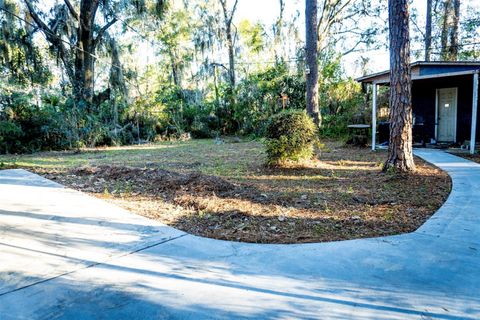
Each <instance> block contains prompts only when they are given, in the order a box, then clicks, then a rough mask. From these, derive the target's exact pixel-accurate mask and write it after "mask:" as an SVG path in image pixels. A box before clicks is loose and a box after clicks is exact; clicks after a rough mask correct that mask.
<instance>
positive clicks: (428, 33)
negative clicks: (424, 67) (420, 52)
mask: <svg viewBox="0 0 480 320" xmlns="http://www.w3.org/2000/svg"><path fill="white" fill-rule="evenodd" d="M432 1H433V0H427V21H426V25H425V61H430V58H431V55H432Z"/></svg>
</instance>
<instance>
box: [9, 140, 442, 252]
mask: <svg viewBox="0 0 480 320" xmlns="http://www.w3.org/2000/svg"><path fill="white" fill-rule="evenodd" d="M234 142H235V143H234ZM385 159H386V153H385V152H382V151H378V152H371V151H370V150H368V149H359V148H351V147H345V146H343V145H342V143H340V142H337V141H328V142H326V143H325V146H324V147H323V148H322V149H321V150H318V151H317V152H316V156H315V158H314V159H312V160H309V161H306V162H303V163H302V164H296V165H286V166H283V167H281V168H272V167H268V166H265V165H264V163H265V162H266V158H265V153H264V148H263V145H262V143H261V142H258V141H241V142H238V141H237V140H232V142H231V143H230V142H228V139H227V140H226V141H225V143H222V144H216V143H215V141H213V140H192V141H185V142H166V143H158V144H151V145H140V146H127V147H110V148H100V149H85V150H81V151H80V152H45V153H36V154H32V155H23V156H2V157H0V165H1V166H2V167H3V168H12V167H15V168H25V169H27V170H30V171H33V172H36V173H38V174H41V175H43V176H44V177H46V178H49V179H52V180H54V181H57V182H59V183H61V184H63V185H66V186H68V187H70V188H73V189H76V190H80V191H83V192H86V193H89V194H91V195H93V196H96V197H99V198H102V199H104V200H106V201H110V202H112V203H114V204H116V205H118V206H121V207H123V208H125V209H128V210H130V211H131V212H134V213H136V214H140V215H143V216H146V217H148V218H151V219H156V220H159V221H161V222H163V223H165V224H167V225H170V226H173V227H175V228H178V229H181V230H184V231H186V232H189V233H192V234H195V235H200V236H205V237H211V238H216V239H226V240H234V241H245V242H256V243H303V242H321V241H334V240H346V239H355V238H364V237H376V236H384V235H393V234H400V233H405V232H411V231H414V230H416V229H417V228H418V227H419V226H420V225H422V224H423V223H424V222H425V221H426V220H427V219H428V218H429V217H430V216H431V215H432V214H433V213H435V211H436V210H437V209H438V208H439V207H440V206H441V205H442V204H443V202H444V201H445V200H446V198H447V196H448V194H449V192H450V189H451V182H450V178H449V177H448V175H447V174H446V173H444V172H443V171H441V170H439V169H438V168H436V167H434V166H432V165H430V164H427V163H425V162H424V161H422V160H421V159H419V158H416V159H415V161H416V164H417V171H416V172H415V173H414V174H411V175H405V176H402V175H391V174H388V173H382V172H381V167H382V163H383V161H384V160H385Z"/></svg>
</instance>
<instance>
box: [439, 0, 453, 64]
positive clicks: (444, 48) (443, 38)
mask: <svg viewBox="0 0 480 320" xmlns="http://www.w3.org/2000/svg"><path fill="white" fill-rule="evenodd" d="M450 5H451V0H445V1H444V3H443V21H442V33H441V35H440V44H441V51H440V57H441V59H442V60H448V30H449V17H450Z"/></svg>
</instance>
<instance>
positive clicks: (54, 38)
mask: <svg viewBox="0 0 480 320" xmlns="http://www.w3.org/2000/svg"><path fill="white" fill-rule="evenodd" d="M25 4H26V5H27V9H28V12H29V14H30V16H31V17H32V19H33V21H35V23H36V25H37V26H38V28H39V29H40V30H42V31H43V33H44V34H45V37H46V38H47V41H48V42H50V43H51V44H52V46H53V47H55V48H56V49H57V50H58V53H59V55H60V59H61V60H62V62H63V64H64V66H65V71H66V73H67V75H68V77H69V78H70V81H73V79H74V72H73V67H72V65H71V63H69V62H68V61H67V60H66V59H65V55H66V52H67V51H66V49H65V46H64V45H63V42H62V39H61V38H60V37H59V36H58V35H56V34H55V33H54V32H53V31H52V30H51V29H50V28H49V27H48V26H47V25H46V24H45V22H43V20H42V19H41V18H40V17H39V16H38V14H37V12H36V11H35V9H34V8H33V5H32V3H31V1H30V0H25ZM72 83H73V82H72Z"/></svg>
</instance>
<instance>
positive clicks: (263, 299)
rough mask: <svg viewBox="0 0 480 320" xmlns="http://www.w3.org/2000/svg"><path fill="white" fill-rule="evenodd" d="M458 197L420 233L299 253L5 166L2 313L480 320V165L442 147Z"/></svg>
mask: <svg viewBox="0 0 480 320" xmlns="http://www.w3.org/2000/svg"><path fill="white" fill-rule="evenodd" d="M416 154H417V155H418V156H420V157H422V158H424V159H425V160H427V161H429V162H431V163H433V164H435V165H437V166H439V167H440V168H442V169H444V170H445V171H447V172H448V173H449V174H450V175H451V177H452V180H453V189H452V193H451V195H450V197H449V198H448V200H447V202H446V203H445V204H444V206H442V208H441V209H440V210H439V211H438V212H437V213H436V214H435V215H434V216H432V218H431V219H429V220H428V221H427V222H426V223H425V224H424V225H423V226H422V227H421V228H419V229H418V230H417V231H416V232H413V233H410V234H404V235H399V236H391V237H381V238H373V239H360V240H350V241H340V242H329V243H318V244H295V245H256V244H246V243H235V242H228V241H219V240H212V239H206V238H200V237H196V236H192V235H188V234H185V233H183V232H180V231H177V230H175V229H172V228H169V227H166V226H164V225H161V224H159V223H157V222H154V221H151V220H147V219H145V218H142V217H139V216H135V215H132V214H130V213H128V212H126V211H124V210H122V209H119V208H117V207H114V206H112V205H108V204H105V203H104V202H102V201H100V200H98V199H93V198H91V197H88V196H86V195H83V194H81V193H79V192H75V191H71V190H68V189H64V188H61V187H60V186H59V185H56V184H53V183H50V182H48V180H45V179H43V178H40V177H38V176H36V175H33V174H30V173H27V172H25V171H22V170H13V171H12V170H6V171H2V172H0V226H1V230H0V254H1V257H2V259H1V262H0V319H57V318H62V319H172V318H173V319H218V318H220V319H234V318H239V319H243V318H250V319H262V318H271V319H297V318H305V319H314V318H316V319H351V318H353V319H478V318H480V290H479V288H480V255H479V252H480V199H479V196H478V195H480V193H479V191H480V165H477V164H474V163H472V162H470V161H467V160H464V159H461V158H458V157H455V156H453V155H450V154H446V153H444V152H441V151H435V150H433V151H432V150H419V151H416Z"/></svg>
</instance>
